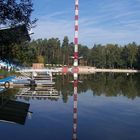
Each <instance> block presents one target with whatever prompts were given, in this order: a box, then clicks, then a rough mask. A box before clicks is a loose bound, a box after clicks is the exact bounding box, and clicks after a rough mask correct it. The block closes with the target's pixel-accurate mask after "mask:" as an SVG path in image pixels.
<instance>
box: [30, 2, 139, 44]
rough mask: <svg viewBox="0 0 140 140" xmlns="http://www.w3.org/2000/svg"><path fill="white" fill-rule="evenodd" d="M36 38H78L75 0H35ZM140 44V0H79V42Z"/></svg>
mask: <svg viewBox="0 0 140 140" xmlns="http://www.w3.org/2000/svg"><path fill="white" fill-rule="evenodd" d="M32 2H33V4H34V12H33V14H32V19H34V18H37V19H38V21H37V23H36V25H37V26H36V27H35V28H33V29H32V32H34V34H33V35H32V39H38V38H43V39H44V38H47V39H49V38H51V37H58V38H59V39H60V40H61V41H62V40H63V38H64V36H68V37H69V41H70V42H72V41H73V38H74V5H75V0H32ZM133 41H135V42H136V43H137V44H140V0H79V43H81V44H83V45H87V46H88V47H92V46H93V45H94V44H107V43H113V44H116V43H117V44H120V45H124V44H128V43H130V42H133Z"/></svg>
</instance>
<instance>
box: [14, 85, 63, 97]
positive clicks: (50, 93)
mask: <svg viewBox="0 0 140 140" xmlns="http://www.w3.org/2000/svg"><path fill="white" fill-rule="evenodd" d="M15 96H16V97H19V98H24V97H27V98H32V99H34V98H37V99H38V98H39V99H46V98H56V99H57V98H59V96H60V94H59V92H58V91H57V90H56V89H55V88H53V87H42V88H39V87H35V88H34V89H32V88H21V89H20V91H19V92H18V93H17V94H16V95H15Z"/></svg>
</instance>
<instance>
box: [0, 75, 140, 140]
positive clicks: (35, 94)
mask: <svg viewBox="0 0 140 140" xmlns="http://www.w3.org/2000/svg"><path fill="white" fill-rule="evenodd" d="M72 79H73V77H71V76H70V75H64V76H55V79H54V80H55V82H56V83H55V86H54V87H44V88H39V87H36V88H29V87H26V88H10V89H4V88H1V90H0V120H1V121H0V134H1V135H0V139H1V140H25V139H26V140H28V139H33V140H72V139H73V137H74V139H75V140H76V137H77V139H78V140H140V74H135V75H133V74H130V75H126V74H112V73H110V74H102V73H100V74H93V75H80V76H79V80H80V82H79V83H78V84H77V83H76V84H74V83H73V82H71V81H72ZM74 91H75V92H77V93H78V97H77V98H74V97H73V94H74ZM75 104H78V105H77V107H76V110H75V109H74V106H75ZM73 128H74V129H73Z"/></svg>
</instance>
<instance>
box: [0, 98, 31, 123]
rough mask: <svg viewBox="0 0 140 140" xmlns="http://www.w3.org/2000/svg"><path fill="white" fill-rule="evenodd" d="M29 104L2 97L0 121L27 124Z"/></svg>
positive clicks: (0, 99) (0, 101) (0, 100)
mask: <svg viewBox="0 0 140 140" xmlns="http://www.w3.org/2000/svg"><path fill="white" fill-rule="evenodd" d="M29 106H30V105H29V104H28V103H24V102H20V101H13V100H9V99H4V96H3V95H1V97H0V121H2V122H10V123H18V124H22V125H24V124H25V120H26V116H27V113H28V109H29Z"/></svg>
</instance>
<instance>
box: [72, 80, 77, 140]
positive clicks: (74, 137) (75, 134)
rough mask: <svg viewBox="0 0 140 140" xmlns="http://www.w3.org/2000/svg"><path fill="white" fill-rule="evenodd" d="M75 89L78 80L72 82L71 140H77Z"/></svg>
mask: <svg viewBox="0 0 140 140" xmlns="http://www.w3.org/2000/svg"><path fill="white" fill-rule="evenodd" d="M77 87H78V80H74V94H73V100H74V102H73V136H72V140H77V99H78V96H77V94H78V93H77Z"/></svg>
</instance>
